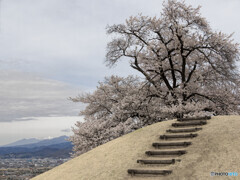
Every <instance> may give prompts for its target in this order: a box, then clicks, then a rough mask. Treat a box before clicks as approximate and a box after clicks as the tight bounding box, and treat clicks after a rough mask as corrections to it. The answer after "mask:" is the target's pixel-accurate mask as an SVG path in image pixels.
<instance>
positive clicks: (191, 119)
mask: <svg viewBox="0 0 240 180" xmlns="http://www.w3.org/2000/svg"><path fill="white" fill-rule="evenodd" d="M209 119H211V116H204V117H194V118H193V117H192V118H178V119H177V121H197V120H209Z"/></svg>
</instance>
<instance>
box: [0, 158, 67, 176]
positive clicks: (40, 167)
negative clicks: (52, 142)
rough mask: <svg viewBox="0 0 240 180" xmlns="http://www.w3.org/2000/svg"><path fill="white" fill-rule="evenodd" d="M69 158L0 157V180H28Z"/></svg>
mask: <svg viewBox="0 0 240 180" xmlns="http://www.w3.org/2000/svg"><path fill="white" fill-rule="evenodd" d="M69 159H70V158H66V159H61V158H60V159H52V158H44V159H33V158H29V159H0V180H10V179H11V180H28V179H31V178H33V177H35V176H37V175H39V174H41V173H44V172H46V171H48V170H50V169H52V168H53V167H55V166H58V165H60V164H62V163H64V162H66V161H68V160H69Z"/></svg>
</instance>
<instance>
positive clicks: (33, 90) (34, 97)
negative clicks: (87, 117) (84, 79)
mask: <svg viewBox="0 0 240 180" xmlns="http://www.w3.org/2000/svg"><path fill="white" fill-rule="evenodd" d="M0 86H1V89H0V101H1V104H0V115H1V118H0V122H1V121H14V120H22V119H21V118H24V117H29V116H51V115H55V116H65V115H71V116H74V115H77V114H78V112H79V111H80V110H81V109H82V108H83V105H82V104H79V103H78V104H77V103H73V102H71V101H70V100H68V98H69V97H75V96H77V95H78V94H79V93H81V92H82V90H81V89H80V88H77V87H72V86H70V85H68V84H66V83H63V82H59V81H55V80H49V79H44V78H40V77H38V76H36V75H34V74H32V73H22V72H16V71H0Z"/></svg>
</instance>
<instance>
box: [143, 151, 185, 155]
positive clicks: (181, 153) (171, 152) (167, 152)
mask: <svg viewBox="0 0 240 180" xmlns="http://www.w3.org/2000/svg"><path fill="white" fill-rule="evenodd" d="M186 153H187V151H185V150H177V151H146V152H145V154H147V155H149V156H151V155H179V156H180V155H183V154H186Z"/></svg>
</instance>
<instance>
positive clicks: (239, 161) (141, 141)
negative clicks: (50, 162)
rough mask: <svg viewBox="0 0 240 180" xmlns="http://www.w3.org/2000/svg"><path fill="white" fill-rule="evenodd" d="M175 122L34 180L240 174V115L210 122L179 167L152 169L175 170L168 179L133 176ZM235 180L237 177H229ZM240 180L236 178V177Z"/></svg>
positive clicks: (152, 127)
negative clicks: (219, 173)
mask: <svg viewBox="0 0 240 180" xmlns="http://www.w3.org/2000/svg"><path fill="white" fill-rule="evenodd" d="M173 122H174V120H171V121H165V122H160V123H156V124H153V125H150V126H147V127H145V128H142V129H139V130H137V131H135V132H133V133H130V134H127V135H124V136H122V137H120V138H118V139H115V140H113V141H111V142H108V143H106V144H104V145H102V146H99V147H97V148H95V149H93V150H91V151H89V152H87V153H85V154H82V155H81V156H79V157H77V158H74V159H72V160H70V161H68V162H66V163H64V164H62V165H60V166H58V167H56V168H53V169H52V170H50V171H48V172H46V173H43V174H41V175H39V176H37V177H35V178H33V180H120V179H121V180H125V179H129V180H143V179H146V180H154V179H171V180H172V179H174V180H178V179H179V180H184V179H187V180H188V179H193V180H195V179H196V180H207V179H212V178H213V179H215V178H216V179H228V177H226V176H225V177H211V176H210V172H212V171H215V172H238V173H240V172H239V167H240V153H239V152H240V141H239V135H240V116H219V117H214V118H212V119H211V120H210V121H209V124H208V125H206V126H204V128H203V130H202V131H199V136H198V137H197V138H194V139H193V140H192V142H193V145H191V146H189V147H187V148H186V150H187V151H188V153H187V154H185V155H183V156H181V157H180V159H182V161H181V162H180V163H176V164H175V165H171V166H166V167H159V166H155V167H154V166H153V167H149V166H147V167H146V168H151V169H172V170H173V174H171V175H169V176H166V177H131V176H129V175H128V174H127V169H129V168H143V167H145V166H146V165H141V164H137V163H136V160H137V159H146V158H147V156H146V155H145V154H144V152H145V151H147V150H153V149H154V148H153V147H151V144H152V142H158V141H160V140H159V135H160V134H164V133H165V131H166V130H167V129H168V128H170V126H171V124H172V123H173ZM229 178H233V177H229ZM234 179H236V178H234Z"/></svg>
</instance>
